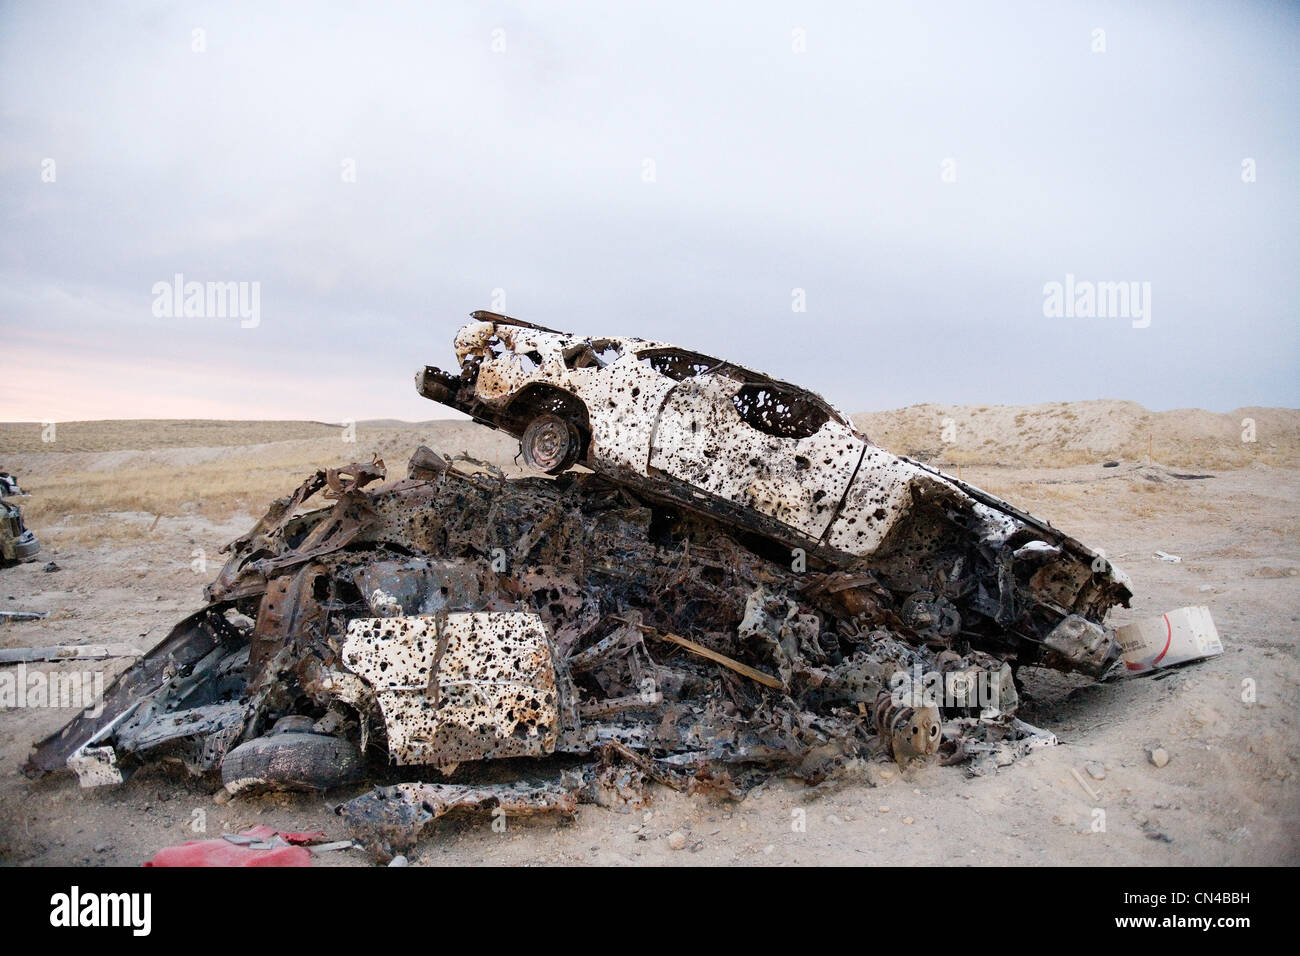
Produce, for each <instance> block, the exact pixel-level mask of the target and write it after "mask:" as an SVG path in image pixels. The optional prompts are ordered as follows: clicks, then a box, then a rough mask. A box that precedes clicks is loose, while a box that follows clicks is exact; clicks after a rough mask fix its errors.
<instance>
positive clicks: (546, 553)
mask: <svg viewBox="0 0 1300 956" xmlns="http://www.w3.org/2000/svg"><path fill="white" fill-rule="evenodd" d="M475 319H476V321H475V322H474V323H472V324H471V325H470V326H467V327H466V329H465V330H462V332H461V334H460V335H459V336H458V337H457V352H458V356H459V357H460V359H461V362H462V370H461V372H460V373H459V374H457V375H451V374H449V373H445V372H439V371H438V370H436V369H432V368H429V369H426V370H424V371H423V372H422V373H420V375H419V376H418V379H419V387H420V391H421V393H422V394H424V395H426V396H427V397H431V398H435V399H438V400H439V401H444V402H447V403H448V404H450V405H452V406H454V407H457V408H460V409H462V410H464V411H467V412H468V413H469V414H471V415H472V416H473V417H474V418H475V419H476V420H478V421H481V422H484V423H487V424H490V425H492V426H493V427H497V428H502V429H504V430H506V431H508V432H511V433H512V434H515V435H518V436H519V437H520V438H521V440H522V443H523V453H524V456H525V458H526V459H527V460H528V461H529V463H530V464H532V465H533V466H535V467H537V468H538V469H539V470H542V471H549V472H552V473H554V474H555V477H543V476H531V477H522V478H507V477H506V476H505V475H504V474H503V473H502V472H501V471H499V470H498V469H496V468H495V467H493V466H491V465H488V464H486V463H482V462H475V461H473V460H471V459H467V458H465V457H464V456H461V457H459V458H449V457H444V456H441V455H439V454H437V453H435V452H433V451H431V450H429V449H427V448H423V447H422V448H420V449H419V450H418V451H417V452H416V454H415V455H414V457H413V458H412V459H411V461H410V464H409V466H408V468H407V473H406V476H405V477H404V478H400V479H397V480H391V481H390V480H387V479H388V473H387V468H386V466H385V464H384V463H383V462H382V461H379V460H378V459H375V460H374V461H372V462H370V463H353V464H351V465H348V466H346V467H343V468H339V469H323V470H321V471H318V472H317V473H315V474H314V475H312V476H310V477H309V478H308V479H307V480H306V481H305V482H304V483H303V484H302V485H301V486H300V487H299V488H298V489H297V490H296V491H294V492H293V493H291V494H289V495H286V496H285V497H283V498H280V499H278V500H276V501H275V502H273V503H272V505H271V507H270V509H269V510H268V511H267V513H266V515H265V516H264V517H263V518H262V519H261V520H260V521H259V522H258V523H257V524H256V526H255V527H254V528H253V529H252V530H250V531H249V532H248V533H247V534H245V535H243V536H242V537H240V538H239V539H237V540H236V541H234V542H232V543H231V544H230V545H228V547H227V550H228V552H229V559H228V561H227V562H226V564H225V565H224V567H223V568H222V569H221V572H220V574H219V575H218V577H217V579H216V580H215V581H213V582H212V583H211V584H210V585H209V586H208V587H207V589H206V592H205V597H206V599H207V602H208V603H207V605H206V606H205V607H204V608H203V609H201V610H200V611H198V612H196V613H195V614H193V615H191V616H190V617H188V618H186V619H185V620H183V621H182V622H180V624H178V625H177V626H176V627H175V628H174V629H173V631H172V632H171V633H170V634H169V635H168V637H167V638H165V639H164V640H163V641H162V642H161V643H160V644H159V645H158V646H157V647H155V648H153V649H152V650H151V651H149V652H148V653H147V654H146V655H145V656H144V657H143V658H142V659H140V661H139V662H138V663H136V664H135V665H134V666H133V667H131V668H130V669H128V670H127V671H125V672H124V673H123V674H122V675H121V676H120V677H119V678H118V679H117V680H116V681H115V682H114V683H113V684H112V685H111V686H110V687H109V689H108V691H107V693H106V697H105V700H104V706H103V709H102V712H101V713H99V714H98V715H97V716H95V717H91V716H87V715H83V716H80V717H78V718H76V719H74V720H73V721H72V722H70V723H69V724H68V725H67V726H65V727H64V728H63V729H62V730H60V731H59V732H57V733H56V734H53V735H52V736H50V737H49V738H47V739H46V740H44V741H41V742H40V743H39V744H37V745H36V747H35V749H34V751H33V753H32V755H31V757H30V758H29V760H28V762H27V764H26V767H25V770H26V771H27V772H28V774H29V775H32V776H37V775H40V774H43V773H47V772H51V771H57V770H61V769H64V768H68V769H71V770H72V771H74V772H75V773H76V774H77V775H78V776H79V778H80V780H81V782H82V785H83V786H95V785H99V784H111V783H116V782H120V781H121V780H122V779H124V776H125V775H126V774H128V773H130V772H131V771H132V770H133V769H134V768H135V767H138V766H140V765H141V764H143V763H145V762H148V761H153V760H169V761H178V762H180V763H181V764H183V765H184V766H186V767H187V768H189V770H191V771H192V772H194V773H198V774H208V773H211V774H214V775H216V774H220V776H221V779H222V781H223V783H224V785H225V787H226V789H227V790H229V791H230V792H232V793H239V792H243V791H253V790H257V789H261V788H277V787H283V788H295V789H318V790H324V789H328V788H332V787H336V786H341V785H344V784H355V783H357V782H358V781H360V780H362V779H367V780H369V781H371V782H375V781H379V782H380V784H379V786H377V787H375V788H374V789H373V790H371V791H370V792H368V793H363V794H362V795H361V796H358V797H356V798H355V799H353V800H350V801H348V802H346V803H344V804H343V805H342V806H341V807H340V808H339V812H340V814H341V816H342V817H343V818H344V820H345V822H346V824H347V825H348V827H349V829H350V830H351V831H352V833H353V835H354V837H355V838H356V839H358V840H359V841H361V842H363V843H364V844H365V845H367V846H368V847H370V848H371V849H372V850H373V851H374V853H375V854H376V855H377V856H379V857H381V858H383V857H385V856H388V855H391V854H392V853H395V852H401V851H402V850H404V849H405V848H407V847H409V846H411V845H412V844H413V843H414V842H415V841H416V839H417V838H418V836H419V834H420V832H421V831H422V829H423V828H424V826H425V825H426V824H427V823H429V822H431V821H432V820H434V819H437V818H438V817H440V816H442V815H443V814H445V813H450V812H494V811H495V812H504V813H506V814H508V815H509V814H535V813H553V814H558V815H560V816H561V817H563V816H571V815H572V814H573V813H574V812H575V811H576V807H577V805H578V803H579V802H594V803H598V804H601V805H605V806H611V807H620V808H626V807H630V806H639V805H640V804H641V803H643V802H644V801H645V800H646V799H647V796H646V784H647V783H648V782H649V781H655V782H658V783H660V784H663V785H666V786H670V787H673V788H677V789H682V790H687V791H708V792H713V793H717V794H720V795H722V796H724V797H731V798H736V797H740V796H741V795H743V793H744V792H745V790H746V789H747V788H748V787H750V786H751V785H753V784H754V783H756V782H758V781H759V780H761V779H765V778H766V777H767V775H770V774H772V773H781V774H786V775H790V776H794V777H798V778H802V779H804V780H806V781H808V782H810V783H820V782H822V781H824V780H826V779H827V778H828V777H830V776H831V775H834V774H837V773H840V772H843V771H845V770H846V769H847V768H852V767H855V766H856V767H860V766H862V765H863V762H864V761H867V760H870V759H873V758H881V759H889V758H892V759H894V760H896V761H897V762H898V763H900V764H902V765H904V766H909V765H910V764H912V763H913V762H915V761H926V760H932V759H938V760H942V761H945V762H964V761H970V764H969V765H970V766H971V767H972V768H973V769H974V770H976V772H982V770H987V769H988V768H990V767H995V766H997V765H1000V764H1005V763H1006V762H1008V761H1009V760H1010V759H1012V758H1013V757H1015V756H1016V755H1018V754H1021V753H1024V752H1026V751H1027V750H1029V749H1032V748H1033V747H1036V746H1040V745H1043V744H1045V743H1050V742H1051V741H1052V737H1051V735H1050V734H1048V733H1046V732H1044V731H1039V730H1037V729H1036V728H1033V727H1030V726H1029V725H1027V724H1025V723H1023V722H1021V721H1020V720H1018V719H1017V717H1016V707H1017V700H1018V692H1017V687H1016V680H1015V672H1016V671H1017V670H1018V669H1019V668H1020V667H1022V666H1025V665H1034V666H1042V667H1050V668H1055V669H1058V670H1063V671H1072V672H1077V673H1080V674H1084V675H1088V676H1091V677H1101V676H1103V675H1105V674H1106V673H1107V672H1108V670H1109V669H1110V668H1111V666H1112V665H1113V664H1114V663H1115V662H1116V660H1117V658H1118V654H1119V651H1118V646H1117V645H1116V643H1115V640H1114V636H1113V632H1112V631H1111V630H1110V629H1109V628H1108V627H1107V626H1106V625H1105V623H1104V618H1105V615H1106V612H1107V610H1108V609H1109V608H1110V607H1112V606H1114V605H1115V604H1121V603H1127V600H1128V598H1129V597H1130V591H1129V587H1128V583H1127V581H1126V579H1125V578H1124V577H1123V576H1122V575H1121V574H1120V573H1119V572H1118V571H1116V570H1115V569H1114V568H1112V567H1111V566H1110V565H1109V564H1107V563H1106V562H1105V560H1104V559H1103V558H1102V557H1101V556H1100V555H1098V554H1097V553H1095V552H1093V551H1092V550H1091V549H1089V548H1087V547H1085V546H1084V545H1082V544H1080V543H1079V542H1077V541H1074V540H1073V539H1072V538H1069V537H1068V536H1066V535H1064V534H1062V533H1061V532H1059V531H1057V530H1055V529H1053V528H1052V527H1051V526H1050V525H1048V524H1046V523H1044V522H1042V521H1040V520H1038V519H1036V518H1033V517H1031V516H1029V515H1027V514H1024V513H1023V512H1020V511H1018V510H1017V509H1015V508H1013V507H1011V506H1010V505H1008V504H1006V503H1004V502H1001V501H1000V500H998V499H996V498H994V497H992V496H990V495H987V494H985V493H983V492H980V491H979V490H978V489H975V488H973V487H971V486H969V485H967V484H965V483H963V482H959V481H956V480H955V479H952V478H949V477H947V476H945V475H943V474H942V473H940V472H937V471H934V470H932V469H929V468H927V467H925V466H923V465H921V464H919V463H916V462H912V461H909V460H907V459H901V458H895V457H894V456H892V455H889V454H888V453H886V452H884V451H883V450H881V449H879V448H877V447H876V446H874V445H872V444H871V443H870V442H869V441H868V440H867V439H866V437H865V436H862V435H861V434H860V433H859V432H857V430H856V429H854V428H853V426H852V425H851V424H849V423H848V420H847V419H846V418H845V417H843V416H841V415H839V414H838V413H836V412H834V410H833V409H830V407H829V406H827V405H826V404H825V403H824V402H823V401H822V400H821V399H820V398H817V396H815V395H812V393H808V392H804V391H802V390H798V389H795V388H794V387H793V386H788V385H786V384H785V383H780V382H776V381H775V380H772V379H768V378H767V377H765V376H762V375H760V374H759V373H753V372H749V371H748V370H745V369H741V368H739V367H737V366H733V365H730V364H728V363H721V362H716V361H714V360H708V359H705V358H704V357H700V356H695V355H694V354H693V353H685V352H684V351H683V350H679V349H674V348H672V347H669V346H662V345H657V344H653V343H644V342H641V341H640V340H636V339H606V340H587V339H579V338H577V337H574V336H567V335H564V334H562V333H556V332H552V331H550V330H542V329H538V328H537V327H534V326H529V325H526V324H523V323H520V322H518V321H517V320H513V319H507V318H505V317H502V316H489V315H488V314H486V313H476V314H475ZM615 353H617V354H615ZM521 355H522V356H530V357H529V358H528V362H527V363H525V362H523V361H517V359H519V357H520V356H521ZM620 363H622V367H620ZM498 366H500V367H498ZM632 366H635V368H634V367H632ZM602 373H608V374H607V376H606V378H605V379H600V378H599V376H601V375H602ZM652 376H654V377H657V378H654V377H652ZM659 378H662V379H663V381H662V382H660V381H658V379H659ZM728 409H730V411H728ZM750 432H752V434H750ZM576 464H584V465H586V466H588V467H589V468H590V469H591V473H586V472H574V471H570V470H568V469H570V468H571V466H573V465H576ZM318 494H320V495H323V496H324V497H325V498H327V499H331V501H330V503H328V504H326V505H325V506H324V507H319V508H316V509H314V510H304V508H305V507H306V505H307V503H308V502H309V500H310V499H312V498H313V497H314V496H316V495H318ZM497 759H501V760H508V761H511V763H510V764H509V766H510V767H511V768H513V769H515V770H517V773H516V774H515V779H513V780H512V781H511V782H510V783H500V782H496V783H488V784H483V783H481V782H480V783H476V781H478V780H479V779H480V778H479V776H477V775H476V773H475V770H476V768H478V767H481V766H482V762H484V761H488V760H497Z"/></svg>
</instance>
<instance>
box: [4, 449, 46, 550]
mask: <svg viewBox="0 0 1300 956" xmlns="http://www.w3.org/2000/svg"><path fill="white" fill-rule="evenodd" d="M26 494H27V493H26V492H25V491H23V490H22V489H21V488H19V487H18V479H17V478H15V477H14V476H13V475H11V474H10V473H9V472H7V471H0V567H3V566H4V565H6V564H9V563H11V562H12V563H17V562H19V561H27V560H30V559H31V558H34V557H35V556H36V555H37V554H38V553H40V550H41V543H40V541H38V540H37V539H36V535H35V533H34V532H33V531H32V530H31V529H30V528H28V527H27V526H26V525H25V524H23V512H22V509H21V508H19V507H18V506H17V505H16V504H14V503H13V502H12V501H10V500H9V499H10V498H18V497H26Z"/></svg>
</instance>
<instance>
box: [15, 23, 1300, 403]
mask: <svg viewBox="0 0 1300 956" xmlns="http://www.w3.org/2000/svg"><path fill="white" fill-rule="evenodd" d="M196 30H199V31H201V32H199V33H196V32H195V31H196ZM1099 30H1100V31H1104V33H1098V32H1097V31H1099ZM1298 41H1300V5H1296V4H1282V3H1276V4H1274V3H1259V4H1248V3H1220V4H1196V3H1171V4H1167V5H1166V4H1142V5H1141V6H1140V9H1138V8H1137V5H1134V4H1130V3H1122V4H1114V5H1111V4H1098V3H1087V4H1082V3H1081V4H1065V3H1041V2H1026V3H1014V4H980V3H972V2H958V3H951V4H949V3H936V2H926V3H917V4H899V3H881V4H861V3H841V4H807V3H797V4H796V3H789V4H781V3H761V2H744V3H735V4H703V3H680V4H678V3H666V2H656V3H646V4H638V5H635V6H634V5H629V4H610V3H591V4H579V3H564V4H560V3H520V4H513V3H499V2H495V3H494V2H486V3H466V4H464V5H455V4H451V3H435V4H411V5H409V6H406V5H399V4H384V3H356V4H350V3H349V4H305V3H303V4H283V5H280V4H274V3H266V2H258V3H247V4H245V3H230V2H223V3H217V4H212V5H207V4H194V5H187V4H173V3H161V2H160V3H139V2H133V3H107V2H105V3H87V4H74V3H55V2H49V3H45V2H42V3H5V4H3V5H0V144H2V145H0V181H2V183H3V190H2V195H0V215H2V216H3V229H2V230H0V334H2V335H3V342H4V349H3V355H4V369H3V373H0V419H3V420H46V419H53V420H70V419H84V418H123V417H125V418H136V417H155V418H169V417H213V418H295V419H296V418H307V419H317V420H325V421H339V420H343V419H357V420H360V419H366V418H405V419H423V418H430V417H439V416H441V415H442V414H444V412H443V411H442V410H441V409H440V407H439V406H435V405H432V404H431V403H429V402H427V401H425V400H424V399H421V398H419V397H418V396H416V395H415V393H414V390H413V385H412V374H413V372H414V370H415V368H416V367H417V366H419V365H423V364H424V363H425V362H429V363H431V364H441V365H444V366H446V365H448V364H452V363H453V354H452V350H451V340H452V336H453V335H454V333H455V330H456V328H457V327H458V325H459V324H461V323H462V322H463V321H464V320H465V317H466V314H467V313H468V312H470V311H472V310H474V309H479V308H490V307H492V305H493V304H494V300H493V295H494V290H502V292H501V293H498V295H501V294H503V295H504V303H502V302H501V301H500V298H498V299H497V301H496V302H495V304H497V305H501V304H504V311H506V312H508V313H510V314H512V315H516V316H519V317H521V318H525V319H528V320H531V321H534V322H538V323H541V324H544V325H550V326H555V327H559V328H563V329H570V330H573V331H579V332H583V333H588V334H604V335H618V334H626V335H639V336H641V337H643V338H650V339H659V340H666V341H670V342H675V343H678V344H681V345H685V346H689V347H693V348H696V349H698V350H700V351H704V352H709V353H712V354H716V355H721V356H725V357H727V358H730V359H732V360H734V361H736V362H738V363H741V364H744V365H749V366H752V367H756V368H759V369H761V370H764V371H767V372H770V373H772V374H774V375H776V376H778V377H780V378H784V379H787V380H790V381H793V382H796V383H799V384H801V385H805V386H807V387H809V388H812V389H814V390H816V391H819V392H821V393H822V394H823V395H825V396H826V397H827V398H828V399H830V400H831V401H832V402H833V403H834V404H836V405H838V406H840V407H841V408H844V409H846V410H848V411H861V410H869V409H887V408H896V407H900V406H903V405H908V404H913V403H918V402H926V401H934V402H951V403H983V404H1019V403H1030V402H1040V401H1065V400H1075V399H1090V398H1129V399H1134V400H1136V401H1139V402H1142V403H1143V404H1145V405H1147V406H1149V407H1151V408H1154V409H1167V408H1178V407H1203V408H1209V409H1213V410H1216V411H1227V410H1231V409H1233V408H1236V407H1239V406H1246V405H1286V406H1297V405H1300V375H1298V374H1297V371H1298V365H1300V361H1298V360H1300V332H1298V323H1297V305H1296V303H1297V301H1300V268H1298V266H1300V232H1298V230H1297V214H1298V213H1300V201H1298V199H1300V195H1298V193H1300V189H1298V187H1297V182H1300V168H1298V167H1300V164H1298V163H1297V131H1298V130H1300V122H1298V120H1300V108H1298V106H1300V96H1298V95H1297V94H1298V93H1300V89H1298V87H1300V42H1298ZM1103 45H1104V51H1099V50H1098V48H1099V47H1100V46H1103ZM1252 171H1253V179H1254V181H1247V180H1249V179H1251V178H1252V175H1251V173H1252ZM350 180H355V181H350ZM648 180H649V181H648ZM178 273H179V274H181V275H183V276H184V279H185V281H187V282H188V281H198V282H242V283H249V284H250V285H249V286H247V287H246V288H247V289H248V290H249V291H250V292H251V290H252V285H251V284H252V283H257V284H258V286H257V289H258V293H259V297H260V298H259V303H258V304H259V310H258V314H257V325H256V327H253V328H243V327H241V321H240V319H239V317H238V316H227V317H222V316H215V315H205V316H198V317H196V316H190V317H185V316H183V315H181V316H168V315H158V314H155V313H156V312H157V311H158V309H157V308H156V307H155V305H156V303H155V299H156V295H155V292H154V287H155V285H156V284H157V283H160V282H161V283H168V284H170V283H172V282H173V279H174V276H175V275H176V274H178ZM1067 275H1071V276H1074V277H1075V281H1076V282H1135V283H1139V286H1138V288H1139V289H1141V288H1143V287H1142V285H1141V284H1142V283H1150V286H1149V289H1150V298H1149V301H1148V302H1147V304H1148V305H1149V313H1148V314H1147V315H1146V319H1149V324H1146V325H1145V327H1141V326H1142V325H1143V322H1144V319H1143V318H1142V317H1140V316H1139V317H1134V318H1130V317H1127V316H1119V317H1113V316H1112V317H1097V316H1092V317H1085V316H1077V315H1076V316H1070V317H1066V316H1055V315H1046V314H1045V311H1050V309H1045V305H1044V302H1045V294H1044V286H1045V285H1046V284H1048V283H1051V282H1060V283H1062V284H1064V283H1065V281H1066V276H1067ZM794 290H803V298H804V302H805V304H806V310H805V311H801V312H800V311H794V307H795V306H796V305H797V304H798V294H797V293H796V292H795V291H794ZM1135 326H1136V327H1135Z"/></svg>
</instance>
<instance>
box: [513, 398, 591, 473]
mask: <svg viewBox="0 0 1300 956" xmlns="http://www.w3.org/2000/svg"><path fill="white" fill-rule="evenodd" d="M581 448H582V435H581V434H580V433H579V432H578V427H577V426H576V425H574V424H573V423H572V422H568V421H565V420H564V419H563V418H561V417H560V416H559V415H552V414H549V413H548V414H545V415H538V416H537V417H536V418H534V419H533V420H532V421H531V422H529V423H528V427H527V428H525V429H524V434H523V437H522V438H520V440H519V449H520V451H521V452H522V453H523V456H524V461H526V462H527V463H528V465H529V467H530V468H535V469H537V470H538V471H543V472H545V473H546V474H548V475H558V474H560V473H561V472H564V471H568V470H569V469H570V468H572V467H573V466H574V464H575V463H576V462H577V461H578V453H579V451H580V450H581Z"/></svg>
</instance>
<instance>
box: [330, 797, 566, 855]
mask: <svg viewBox="0 0 1300 956" xmlns="http://www.w3.org/2000/svg"><path fill="white" fill-rule="evenodd" d="M456 811H460V812H466V813H479V814H490V815H492V816H494V817H501V818H503V819H504V818H509V817H527V816H535V815H537V814H544V813H553V814H558V815H560V816H561V817H564V818H568V819H573V817H575V816H576V815H577V812H578V796H577V794H576V793H575V792H574V791H573V790H572V789H565V788H562V787H558V786H555V785H553V784H551V785H547V784H544V785H541V786H530V785H528V784H523V783H510V784H491V785H487V786H482V787H466V786H458V785H456V784H450V783H399V784H397V785H395V786H391V787H376V788H375V789H374V790H372V791H370V792H369V793H365V794H362V795H361V796H359V797H357V798H356V799H354V800H350V801H348V802H347V803H345V804H343V805H342V806H341V807H339V809H338V813H339V815H340V816H342V817H343V820H344V822H345V823H346V825H347V827H348V831H349V832H350V833H351V835H352V838H353V839H354V840H356V841H357V842H358V843H360V844H361V845H362V846H364V847H365V848H366V849H367V850H369V851H370V853H371V854H373V855H374V856H376V857H378V858H379V859H380V860H388V859H390V858H391V857H392V856H393V854H394V853H399V852H401V851H403V850H406V849H409V848H410V847H412V846H414V845H415V844H416V843H417V842H418V841H419V838H420V835H421V833H422V832H423V831H424V828H425V827H427V826H428V825H429V824H430V823H432V822H433V821H434V820H437V819H438V818H439V817H442V816H445V815H446V814H448V813H452V812H456Z"/></svg>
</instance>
